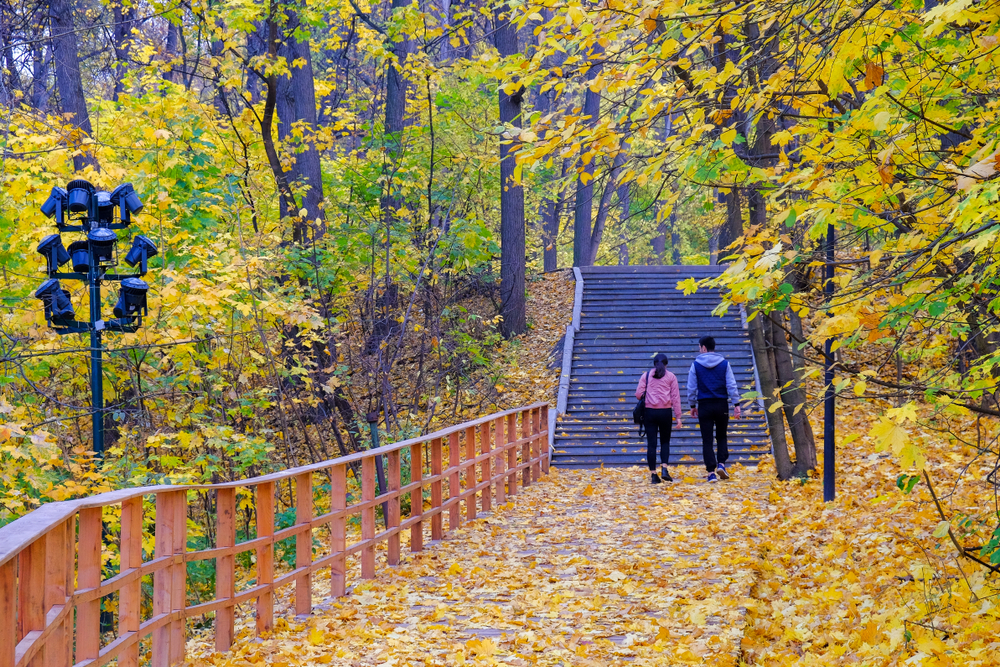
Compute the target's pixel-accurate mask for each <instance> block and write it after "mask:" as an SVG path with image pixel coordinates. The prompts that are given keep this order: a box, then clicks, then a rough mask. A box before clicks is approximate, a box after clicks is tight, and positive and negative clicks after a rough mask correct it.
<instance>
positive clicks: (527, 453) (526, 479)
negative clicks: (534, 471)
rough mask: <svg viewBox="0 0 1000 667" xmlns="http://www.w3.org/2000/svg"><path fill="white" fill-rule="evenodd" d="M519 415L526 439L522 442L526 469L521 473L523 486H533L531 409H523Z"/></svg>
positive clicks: (522, 459)
mask: <svg viewBox="0 0 1000 667" xmlns="http://www.w3.org/2000/svg"><path fill="white" fill-rule="evenodd" d="M518 417H519V418H520V422H521V439H522V440H524V442H523V443H521V463H523V464H524V470H523V472H522V473H521V486H523V487H524V488H528V487H529V486H531V468H532V462H531V443H532V437H531V411H530V410H522V411H521V412H519V413H518Z"/></svg>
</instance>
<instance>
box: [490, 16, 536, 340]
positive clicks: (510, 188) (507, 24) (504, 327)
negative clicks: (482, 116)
mask: <svg viewBox="0 0 1000 667" xmlns="http://www.w3.org/2000/svg"><path fill="white" fill-rule="evenodd" d="M495 20H496V32H495V35H494V39H495V40H496V47H497V51H498V52H499V53H500V57H501V58H508V57H510V56H513V55H515V54H517V52H518V46H517V27H516V26H515V25H514V23H512V22H511V21H510V7H509V6H508V5H501V6H500V7H498V8H497V10H496V14H495ZM498 95H499V105H500V122H501V123H503V124H504V125H505V126H514V127H515V128H516V127H517V126H518V124H519V123H520V122H521V99H522V97H523V95H524V87H523V86H521V87H519V88H518V89H517V90H514V91H512V92H510V93H508V92H506V90H505V89H504V87H503V86H501V88H500V91H499V93H498ZM517 143H518V140H517V139H516V138H513V139H511V140H510V141H506V140H505V141H502V142H501V143H500V183H501V189H500V315H501V316H502V317H503V321H502V323H501V325H500V331H501V333H503V335H504V336H505V337H507V338H511V337H513V336H517V335H519V334H522V333H524V332H525V331H526V330H527V328H528V324H527V317H526V315H525V298H524V289H525V286H524V282H525V276H524V272H525V242H524V188H523V186H522V185H521V184H520V183H517V182H516V181H515V179H514V167H515V166H516V161H515V155H514V154H515V152H516V151H517Z"/></svg>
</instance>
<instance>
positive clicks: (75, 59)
mask: <svg viewBox="0 0 1000 667" xmlns="http://www.w3.org/2000/svg"><path fill="white" fill-rule="evenodd" d="M74 10H75V7H74V4H73V1H72V0H50V1H49V21H50V25H51V26H52V55H53V61H54V63H55V71H56V87H57V89H58V90H59V107H60V109H61V110H62V112H63V113H64V114H66V115H68V116H69V118H70V122H71V123H73V125H75V126H76V128H77V130H79V136H78V137H76V138H75V141H74V142H73V144H74V145H73V148H74V149H78V151H79V152H78V153H77V154H76V155H74V156H73V168H74V169H75V170H76V171H82V170H83V169H84V168H86V167H88V166H90V167H93V168H94V169H96V170H100V165H99V164H98V163H97V158H96V157H95V156H94V155H93V153H92V152H91V149H90V148H80V146H81V144H82V143H83V140H84V139H85V138H93V135H94V131H93V129H92V127H91V125H90V114H89V112H88V110H87V98H86V97H84V94H83V80H82V79H81V77H80V54H79V51H78V48H77V43H76V32H74V27H73V17H74V15H75V11H74Z"/></svg>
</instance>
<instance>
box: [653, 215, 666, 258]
mask: <svg viewBox="0 0 1000 667" xmlns="http://www.w3.org/2000/svg"><path fill="white" fill-rule="evenodd" d="M656 231H657V232H658V234H657V235H656V236H654V237H653V238H651V239H650V240H649V245H651V246H653V260H652V261H651V262H650V263H651V264H655V265H657V266H662V265H663V258H664V257H665V256H666V253H667V226H666V225H665V224H664V223H662V222H661V223H660V224H659V226H657V228H656Z"/></svg>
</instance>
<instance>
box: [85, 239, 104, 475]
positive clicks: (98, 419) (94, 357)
mask: <svg viewBox="0 0 1000 667" xmlns="http://www.w3.org/2000/svg"><path fill="white" fill-rule="evenodd" d="M94 263H95V262H94V255H93V253H91V254H90V271H89V273H88V280H89V282H90V394H91V401H92V407H93V418H94V452H95V453H96V454H97V455H98V456H104V382H103V372H102V369H101V364H102V362H103V354H102V352H103V351H102V349H101V331H100V329H98V328H97V327H98V324H97V323H98V322H100V321H101V283H100V280H99V279H98V276H97V267H96V266H94Z"/></svg>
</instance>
